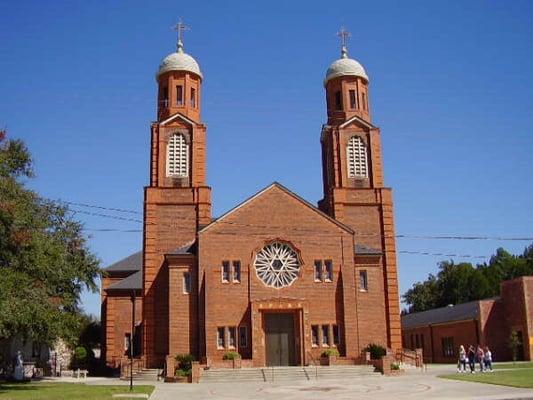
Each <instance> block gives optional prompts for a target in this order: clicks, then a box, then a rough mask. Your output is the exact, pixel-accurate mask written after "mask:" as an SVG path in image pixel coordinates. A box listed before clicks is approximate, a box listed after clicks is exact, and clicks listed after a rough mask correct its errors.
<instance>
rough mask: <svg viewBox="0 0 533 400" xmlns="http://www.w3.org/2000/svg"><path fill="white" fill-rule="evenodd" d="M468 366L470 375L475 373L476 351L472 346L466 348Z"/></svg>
mask: <svg viewBox="0 0 533 400" xmlns="http://www.w3.org/2000/svg"><path fill="white" fill-rule="evenodd" d="M466 356H467V357H468V358H467V361H468V365H469V366H470V373H472V374H475V373H476V350H475V349H474V346H472V345H470V346H469V347H468V353H466Z"/></svg>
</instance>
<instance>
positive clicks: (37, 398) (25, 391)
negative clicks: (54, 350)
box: [0, 383, 154, 400]
mask: <svg viewBox="0 0 533 400" xmlns="http://www.w3.org/2000/svg"><path fill="white" fill-rule="evenodd" d="M153 390H154V387H153V386H134V393H147V394H150V393H152V391H153ZM115 393H129V387H128V386H96V385H94V386H93V385H86V384H83V383H2V384H0V399H2V400H105V399H112V395H113V394H115ZM121 400H125V399H124V398H122V399H121ZM136 400H138V399H136Z"/></svg>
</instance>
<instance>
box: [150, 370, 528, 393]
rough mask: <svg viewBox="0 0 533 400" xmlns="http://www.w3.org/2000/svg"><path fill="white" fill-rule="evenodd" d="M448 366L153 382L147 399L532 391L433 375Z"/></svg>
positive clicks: (442, 371)
mask: <svg viewBox="0 0 533 400" xmlns="http://www.w3.org/2000/svg"><path fill="white" fill-rule="evenodd" d="M453 371H454V369H452V370H450V369H449V367H446V369H443V368H437V367H436V368H433V369H430V370H429V371H427V372H425V373H419V372H410V373H407V374H406V375H403V376H397V377H382V376H376V377H371V378H368V379H357V380H353V381H346V380H342V381H333V380H328V381H307V382H306V381H303V382H295V383H293V384H286V383H284V384H272V383H249V382H238V383H236V382H229V383H202V384H179V383H177V384H161V383H159V384H157V385H156V390H155V392H154V394H153V396H152V398H151V400H171V399H172V400H174V399H187V400H196V399H202V400H203V399H221V400H229V399H251V400H256V399H257V400H263V399H265V400H270V399H272V400H274V399H275V400H279V399H284V400H285V399H286V400H300V399H301V400H314V399H329V400H332V399H333V400H348V399H349V400H354V399H356V398H357V399H371V400H379V399H387V400H389V399H393V400H403V399H409V400H416V399H428V398H431V399H450V400H452V399H453V400H458V399H486V400H493V399H528V400H533V390H531V389H517V388H510V387H505V386H496V385H487V384H481V383H471V382H459V381H453V380H448V379H440V378H437V375H438V374H443V373H449V372H453Z"/></svg>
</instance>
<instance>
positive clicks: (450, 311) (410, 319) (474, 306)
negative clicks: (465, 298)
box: [402, 300, 480, 329]
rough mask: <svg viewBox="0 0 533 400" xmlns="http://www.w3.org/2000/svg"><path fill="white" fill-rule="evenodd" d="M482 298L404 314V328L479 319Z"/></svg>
mask: <svg viewBox="0 0 533 400" xmlns="http://www.w3.org/2000/svg"><path fill="white" fill-rule="evenodd" d="M479 302H480V300H476V301H471V302H469V303H463V304H457V305H449V306H446V307H441V308H435V309H433V310H428V311H422V312H417V313H411V314H405V315H402V329H407V328H415V327H419V326H428V325H433V324H442V323H446V322H454V321H463V320H469V319H477V318H478V315H479Z"/></svg>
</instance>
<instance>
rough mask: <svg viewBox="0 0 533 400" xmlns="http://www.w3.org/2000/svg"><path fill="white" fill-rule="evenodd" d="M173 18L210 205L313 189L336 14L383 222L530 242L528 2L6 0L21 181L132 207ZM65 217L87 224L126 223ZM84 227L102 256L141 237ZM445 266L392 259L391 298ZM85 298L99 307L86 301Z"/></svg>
mask: <svg viewBox="0 0 533 400" xmlns="http://www.w3.org/2000/svg"><path fill="white" fill-rule="evenodd" d="M179 16H181V17H182V18H183V19H184V21H185V22H186V23H187V24H189V25H190V26H191V27H192V30H191V31H190V32H187V33H186V36H185V50H186V51H187V52H188V53H190V54H192V55H193V56H194V57H195V58H196V59H197V60H198V61H199V63H200V65H201V68H202V70H203V73H204V76H205V81H204V86H203V104H202V107H203V119H204V121H205V122H206V124H207V125H208V181H209V184H210V185H211V186H212V187H213V206H214V207H213V211H214V215H215V216H216V215H220V214H221V213H223V212H224V211H226V210H227V209H229V208H231V207H232V206H234V205H235V204H237V203H238V202H240V201H242V200H243V199H245V198H246V197H248V196H249V195H250V194H252V193H254V192H256V191H258V190H259V189H261V188H263V187H264V186H266V185H267V184H269V183H271V182H272V181H280V182H281V183H283V184H284V185H286V186H287V187H289V188H290V189H291V190H293V191H295V192H297V193H299V194H300V195H302V196H303V197H304V198H306V199H308V200H310V201H311V202H316V201H317V200H319V199H320V198H321V197H322V185H321V164H320V146H319V133H320V127H321V124H322V123H324V121H325V117H326V115H325V100H324V89H323V87H322V80H323V77H324V73H325V71H326V69H327V67H328V65H329V64H330V63H331V62H332V61H333V60H335V59H336V58H338V56H339V44H338V38H337V37H336V36H335V32H336V31H337V30H338V28H339V26H340V25H344V26H346V28H348V30H350V31H351V32H352V38H351V40H350V43H349V51H350V56H351V57H353V58H356V59H357V60H359V61H360V62H361V63H362V64H363V65H364V66H365V68H366V70H367V73H368V74H369V76H370V90H371V92H370V102H371V108H372V115H373V122H374V124H376V125H378V126H380V127H381V129H382V143H383V153H384V164H385V165H384V167H385V180H386V184H387V185H389V186H391V187H393V189H394V198H395V206H396V208H395V216H396V225H397V233H398V234H410V235H447V234H450V235H484V236H508V237H516V236H520V237H522V236H528V237H531V236H533V228H532V226H533V224H532V223H533V215H532V213H531V204H533V187H532V185H531V173H532V171H533V158H532V157H531V153H532V150H533V132H532V128H533V113H532V110H533V96H531V92H532V89H533V74H532V73H531V71H533V51H532V50H533V49H532V43H533V2H530V1H512V2H502V1H468V2H465V1H441V2H427V1H375V2H356V1H337V2H329V3H327V2H318V1H317V2H312V1H305V2H303V1H291V2H288V1H268V2H261V3H259V2H250V1H226V2H202V1H196V2H177V1H152V2H146V1H46V2H43V1H18V2H17V1H10V2H8V1H4V2H2V3H1V4H0V55H1V56H0V76H1V79H0V126H6V127H7V128H8V130H9V133H10V135H11V136H14V137H20V138H22V139H24V140H25V141H26V142H27V144H28V145H29V147H30V149H31V151H32V152H33V154H34V158H35V167H36V171H37V177H36V179H35V180H34V181H33V182H31V186H32V187H33V188H35V189H36V190H38V191H39V192H40V193H42V194H43V195H45V196H47V197H50V198H61V199H64V200H68V201H73V202H83V203H91V204H97V205H101V206H105V207H119V208H125V209H133V210H138V211H141V210H142V187H143V186H144V185H146V183H147V182H148V157H149V124H150V122H151V121H152V120H153V119H154V117H155V95H156V84H155V78H154V74H155V71H156V69H157V66H158V64H159V62H160V60H161V59H162V58H163V57H164V56H165V55H167V54H168V53H170V52H172V51H173V50H174V48H175V35H174V32H172V31H171V30H170V27H171V26H172V25H173V24H174V23H175V22H176V20H177V18H178V17H179ZM78 209H82V208H79V207H78ZM93 211H95V210H93ZM108 213H109V214H113V215H118V214H116V213H112V212H108ZM125 216H126V217H129V216H131V215H125ZM78 217H79V218H80V219H81V220H82V221H84V222H85V226H86V228H88V229H101V228H115V229H121V230H129V229H133V230H135V229H140V228H141V226H140V224H138V223H135V222H126V221H120V220H113V219H106V218H101V217H94V216H93V217H91V216H88V215H82V214H79V215H78ZM88 233H90V234H91V235H92V237H91V239H90V246H91V248H92V249H93V250H94V251H95V252H96V254H97V255H98V256H99V257H100V258H101V260H102V262H103V265H108V264H109V263H111V262H114V261H116V260H118V259H120V258H122V257H124V256H127V255H128V254H130V253H131V252H134V251H137V250H139V249H140V248H141V243H142V238H141V234H140V233H128V232H113V233H109V232H90V231H88ZM527 244H528V242H522V241H497V240H486V241H452V240H427V239H398V249H399V250H401V251H428V252H432V253H439V252H446V253H457V254H468V255H477V256H487V257H488V256H490V255H491V254H492V253H493V251H494V249H495V248H497V247H500V246H503V247H505V248H507V249H509V250H511V251H514V252H521V251H522V250H523V248H524V247H525V246H526V245H527ZM442 259H443V257H433V256H424V255H409V254H400V255H399V271H400V272H399V273H400V284H401V291H402V292H403V291H405V290H406V289H407V288H409V287H410V285H411V284H412V283H413V282H414V281H416V280H422V279H424V278H425V277H426V276H427V274H428V273H429V272H432V271H435V270H436V264H437V262H438V261H439V260H442ZM454 259H455V260H456V261H469V260H471V259H469V258H465V257H454ZM485 260H486V259H485ZM474 261H484V260H483V259H475V260H474ZM83 301H84V306H85V308H86V310H87V311H88V312H91V313H94V314H99V295H98V294H86V295H85V296H84V298H83Z"/></svg>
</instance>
